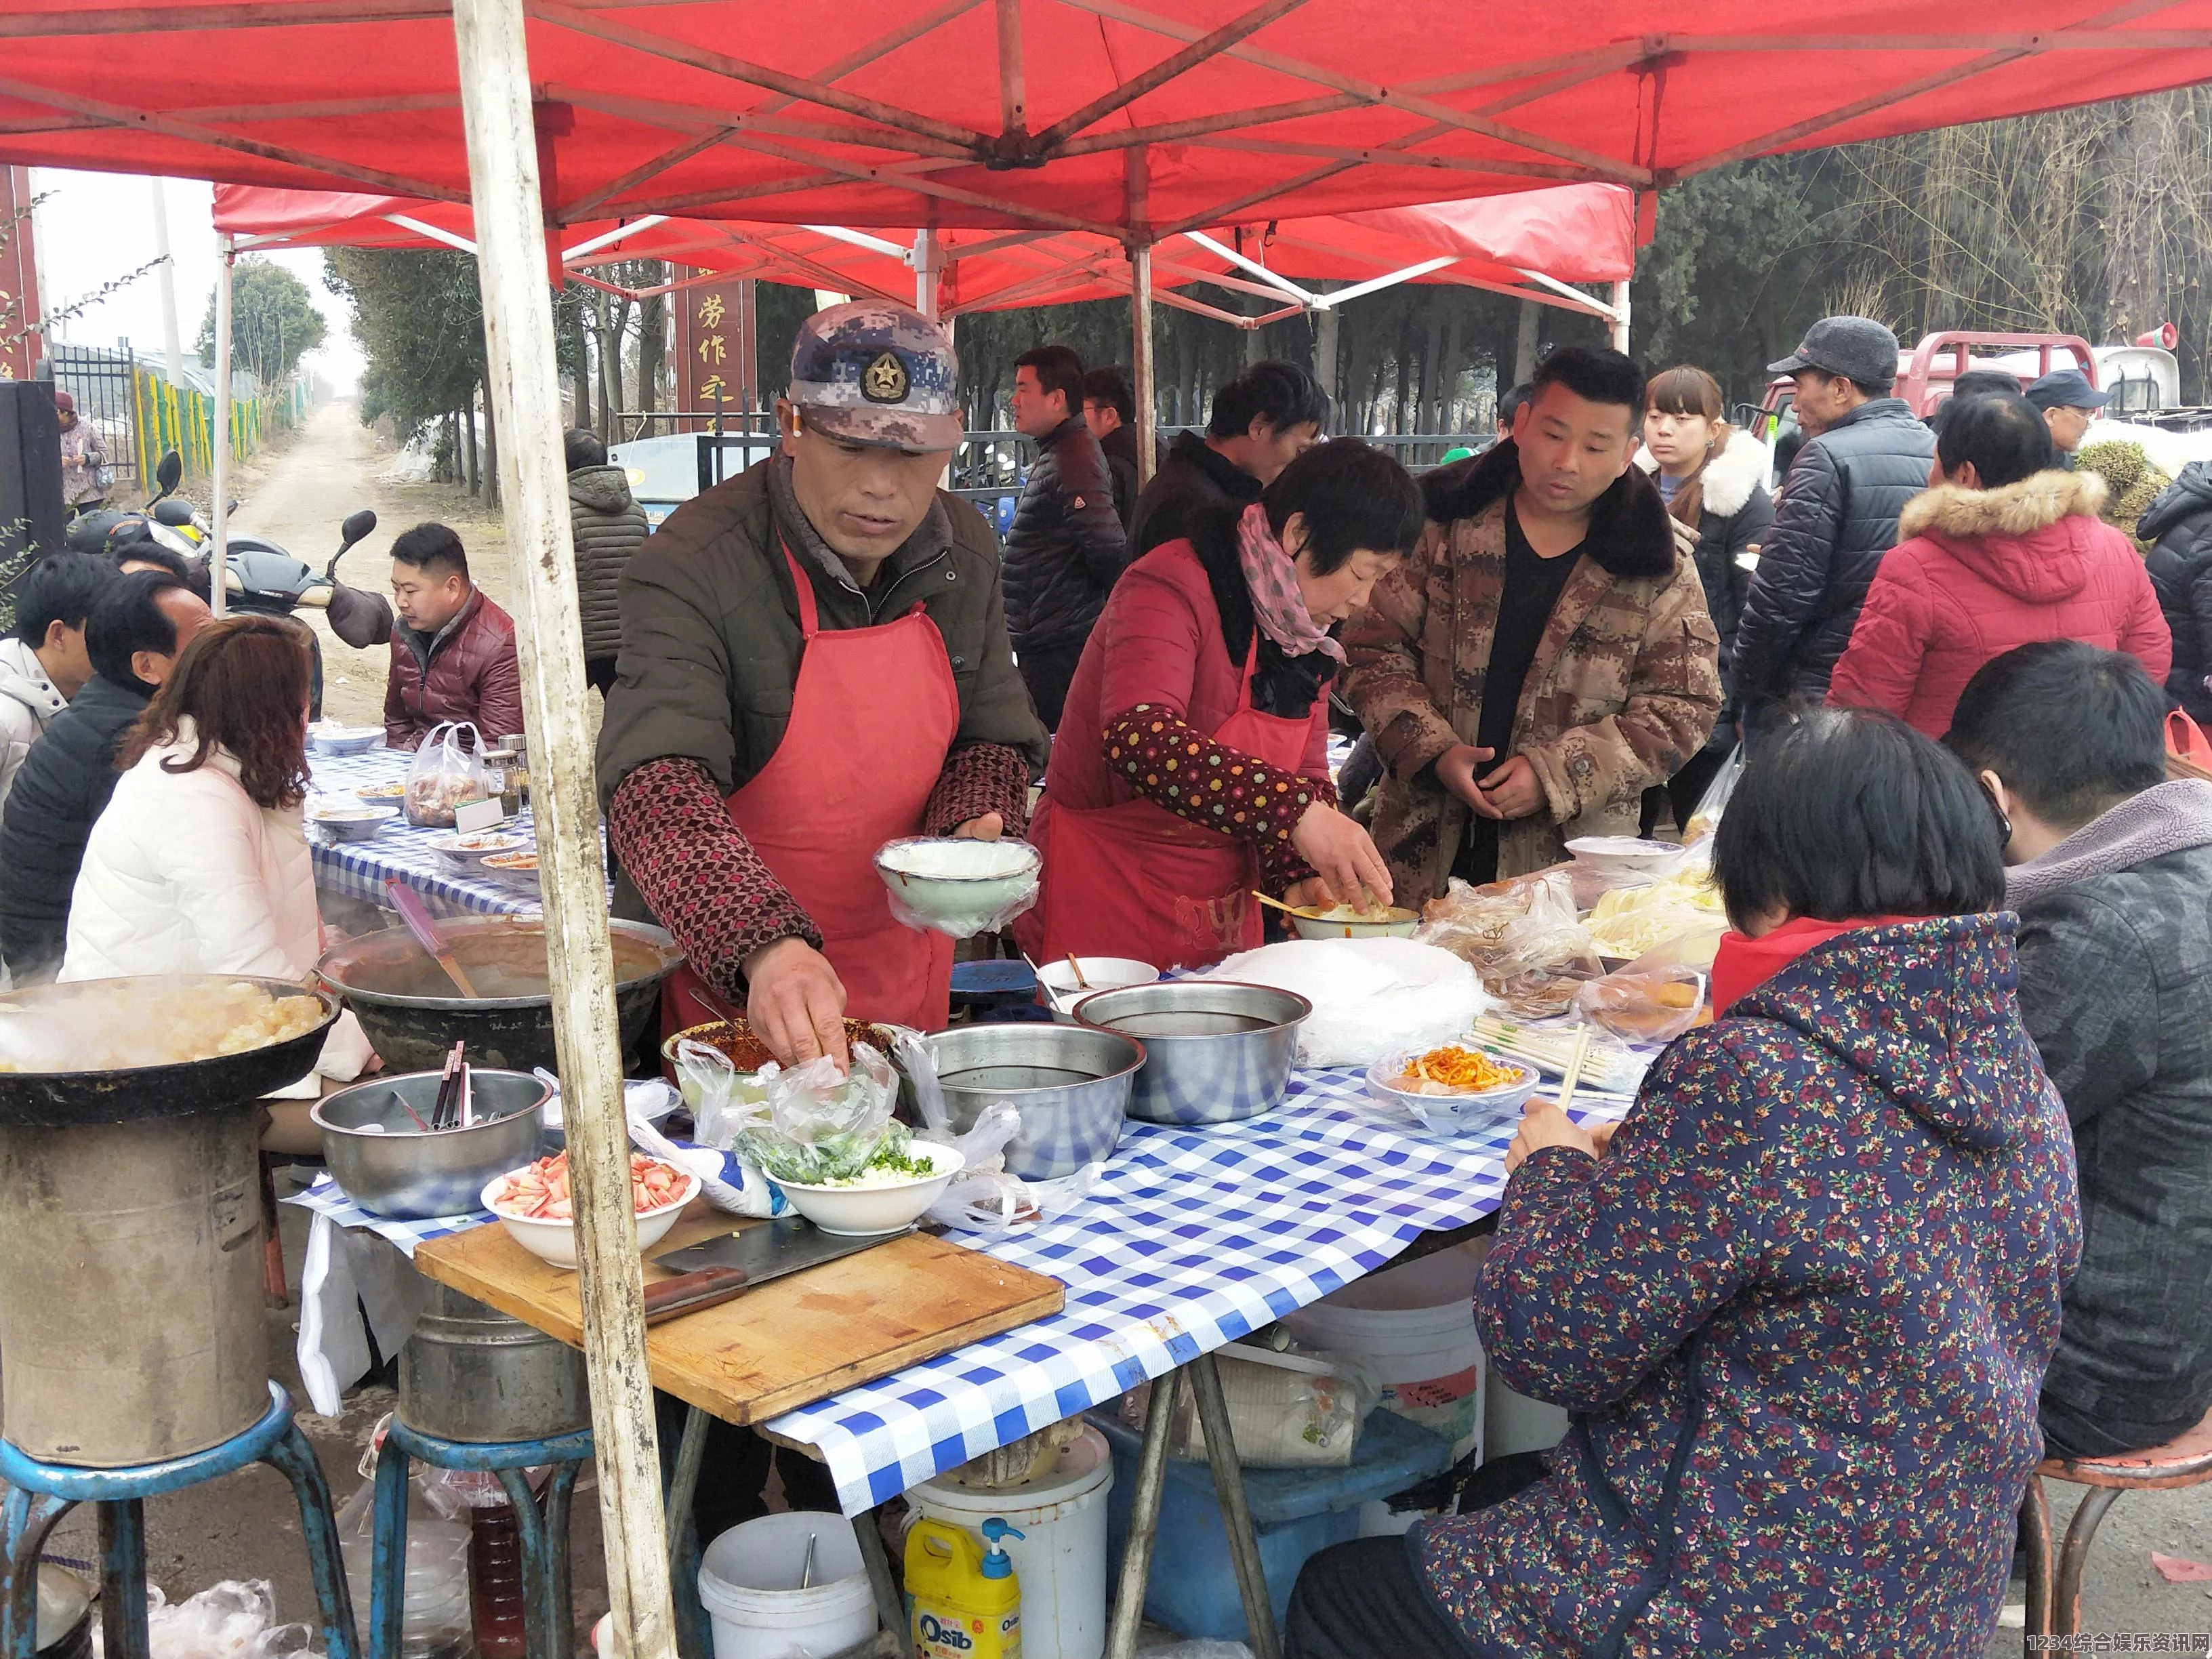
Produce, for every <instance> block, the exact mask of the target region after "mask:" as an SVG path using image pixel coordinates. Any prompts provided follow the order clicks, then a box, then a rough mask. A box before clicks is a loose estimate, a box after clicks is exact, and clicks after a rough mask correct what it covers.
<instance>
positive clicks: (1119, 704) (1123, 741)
mask: <svg viewBox="0 0 2212 1659" xmlns="http://www.w3.org/2000/svg"><path fill="white" fill-rule="evenodd" d="M1420 531H1421V496H1420V492H1419V489H1417V488H1416V487H1415V485H1414V483H1413V479H1412V477H1409V476H1408V475H1407V471H1406V470H1405V468H1403V467H1402V466H1401V465H1398V463H1397V462H1396V461H1395V460H1393V459H1391V458H1390V457H1389V456H1388V455H1385V454H1383V453H1382V452H1380V451H1379V450H1375V449H1370V447H1368V446H1367V445H1365V444H1363V443H1360V442H1358V441H1356V440H1354V439H1350V438H1340V439H1337V440H1335V441H1333V442H1330V443H1326V444H1322V445H1321V446H1319V447H1316V448H1314V449H1310V450H1308V451H1307V452H1305V453H1304V454H1303V455H1301V456H1299V457H1298V458H1297V459H1296V460H1294V461H1292V462H1291V464H1290V465H1288V466H1287V467H1285V469H1284V470H1283V471H1282V472H1281V473H1280V474H1279V475H1278V476H1277V477H1276V478H1275V480H1274V482H1273V483H1270V484H1269V485H1268V486H1267V490H1266V491H1265V493H1264V494H1262V495H1261V498H1260V500H1259V501H1256V502H1254V503H1253V504H1251V505H1250V506H1249V507H1243V508H1242V509H1241V510H1240V509H1237V508H1234V507H1225V508H1222V509H1221V510H1219V511H1218V513H1214V514H1212V515H1211V516H1209V517H1206V518H1204V519H1201V520H1199V521H1198V522H1197V523H1195V524H1194V526H1193V530H1192V534H1191V536H1190V538H1188V539H1187V540H1180V541H1173V542H1166V543H1163V544H1161V545H1160V546H1158V547H1157V548H1154V549H1153V550H1152V551H1151V552H1150V553H1148V554H1146V556H1144V557H1143V558H1141V559H1139V561H1138V562H1136V563H1135V564H1133V565H1132V566H1131V567H1130V568H1129V569H1128V570H1127V572H1125V573H1124V574H1123V575H1122V576H1121V580H1119V581H1118V582H1117V583H1116V584H1115V587H1114V592H1113V595H1112V597H1111V598H1110V599H1109V600H1108V601H1107V605H1106V610H1105V612H1104V614H1103V616H1101V617H1099V619H1098V624H1097V627H1096V628H1094V629H1092V630H1091V639H1090V642H1089V643H1088V644H1087V645H1086V646H1085V647H1084V652H1083V658H1082V660H1081V661H1080V663H1079V664H1078V665H1077V667H1076V670H1075V678H1074V680H1073V684H1071V685H1070V686H1069V688H1068V694H1067V702H1066V709H1065V711H1064V713H1063V714H1062V717H1061V720H1060V730H1059V732H1058V733H1057V734H1056V735H1055V737H1054V741H1053V747H1052V763H1051V765H1050V767H1049V769H1048V770H1047V772H1046V774H1045V791H1044V799H1043V802H1042V805H1040V806H1039V808H1038V809H1037V813H1036V818H1035V820H1034V821H1033V823H1032V824H1031V827H1030V839H1031V840H1033V841H1034V842H1036V844H1037V847H1038V848H1039V850H1040V851H1041V852H1042V854H1043V855H1044V875H1043V890H1042V894H1041V896H1040V897H1039V899H1038V902H1037V905H1036V908H1035V909H1034V910H1033V911H1031V912H1030V914H1029V915H1027V916H1025V917H1024V918H1023V919H1022V921H1021V922H1019V923H1018V924H1017V925H1016V933H1017V936H1018V937H1019V938H1020V939H1021V940H1022V943H1023V945H1024V948H1025V949H1027V950H1028V951H1030V953H1031V954H1032V955H1033V956H1035V957H1036V958H1037V959H1038V960H1040V961H1043V960H1046V959H1048V958H1053V957H1060V956H1063V955H1066V954H1067V953H1069V952H1073V953H1074V954H1076V955H1078V956H1116V957H1135V958H1137V959H1139V960H1140V961H1144V962H1149V963H1153V964H1154V965H1155V966H1158V967H1161V968H1173V967H1182V966H1197V965H1201V964H1205V963H1214V962H1218V961H1219V960H1221V958H1222V957H1225V956H1228V955H1230V954H1231V953H1232V952H1234V951H1240V950H1243V949H1246V948H1248V947H1249V946H1251V945H1257V944H1258V943H1259V942H1260V917H1259V909H1258V907H1257V905H1256V904H1255V902H1254V901H1253V899H1252V892H1253V890H1254V889H1255V887H1256V888H1258V889H1261V890H1264V891H1266V892H1268V893H1271V894H1279V895H1281V896H1284V897H1285V898H1286V899H1288V900H1289V901H1290V902H1292V903H1302V904H1316V903H1317V904H1323V905H1326V904H1331V903H1334V902H1338V901H1339V900H1340V899H1341V900H1345V901H1349V902H1360V900H1361V890H1362V889H1364V890H1366V891H1367V892H1368V893H1369V894H1371V895H1372V896H1373V898H1374V900H1376V901H1380V902H1388V901H1389V896H1390V877H1389V871H1388V869H1387V868H1386V867H1385V866H1384V864H1383V859H1382V856H1381V854H1378V853H1377V852H1376V850H1375V844H1374V843H1373V842H1371V841H1370V840H1369V839H1368V837H1367V832H1366V831H1365V830H1364V829H1362V828H1360V826H1359V825H1358V823H1354V822H1353V821H1352V819H1351V818H1349V817H1346V816H1345V815H1344V814H1343V813H1342V812H1341V811H1338V810H1337V802H1336V792H1335V790H1334V787H1332V786H1331V784H1330V782H1329V778H1328V760H1327V748H1328V687H1329V684H1330V682H1331V681H1332V680H1334V678H1335V677H1336V674H1337V671H1339V669H1340V667H1341V666H1342V665H1343V661H1344V652H1343V648H1342V647H1340V646H1339V645H1338V644H1337V642H1336V640H1335V637H1334V630H1335V626H1336V624H1337V623H1340V622H1341V621H1342V620H1343V619H1344V618H1345V617H1347V616H1349V615H1350V614H1351V613H1352V611H1355V610H1357V609H1358V607H1359V606H1360V605H1363V604H1364V603H1365V602H1366V599H1367V594H1368V591H1369V590H1370V588H1371V587H1373V586H1374V585H1375V581H1376V578H1377V577H1378V576H1380V575H1382V574H1383V572H1384V571H1386V570H1388V569H1389V568H1390V567H1391V566H1392V565H1394V564H1395V563H1396V562H1397V561H1398V560H1399V558H1400V557H1401V556H1403V555H1404V554H1405V552H1406V551H1407V550H1408V549H1409V548H1411V547H1412V546H1413V543H1414V541H1415V540H1416V538H1418V537H1419V535H1420Z"/></svg>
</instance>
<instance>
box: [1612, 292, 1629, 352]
mask: <svg viewBox="0 0 2212 1659" xmlns="http://www.w3.org/2000/svg"><path fill="white" fill-rule="evenodd" d="M1613 349H1614V350H1615V351H1626V350H1627V349H1628V284H1627V283H1614V284H1613Z"/></svg>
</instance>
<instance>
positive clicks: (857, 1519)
mask: <svg viewBox="0 0 2212 1659" xmlns="http://www.w3.org/2000/svg"><path fill="white" fill-rule="evenodd" d="M878 1514H879V1511H878V1510H861V1511H860V1513H859V1514H858V1515H856V1516H854V1517H853V1536H854V1538H856V1539H858V1540H859V1541H860V1562H861V1565H864V1566H865V1567H866V1568H867V1570H868V1585H869V1588H870V1589H873V1590H874V1591H875V1593H876V1613H877V1614H878V1617H880V1618H881V1619H882V1620H883V1621H884V1629H885V1630H887V1631H889V1632H891V1634H892V1635H893V1636H895V1637H896V1638H899V1640H900V1642H901V1644H904V1642H905V1639H906V1598H905V1597H904V1596H902V1595H900V1594H899V1589H898V1583H897V1581H896V1580H895V1579H894V1578H892V1577H891V1560H890V1555H889V1554H887V1553H885V1552H884V1532H883V1528H881V1527H880V1526H878V1525H877V1517H878Z"/></svg>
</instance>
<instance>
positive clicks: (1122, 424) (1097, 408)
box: [1083, 363, 1138, 535]
mask: <svg viewBox="0 0 2212 1659" xmlns="http://www.w3.org/2000/svg"><path fill="white" fill-rule="evenodd" d="M1083 424H1084V425H1085V426H1087V427H1089V428H1091V436H1092V437H1094V438H1096V439H1097V440H1098V447H1099V449H1100V450H1101V451H1102V452H1103V453H1104V454H1105V457H1106V470H1107V471H1108V472H1109V473H1111V474H1112V475H1113V478H1114V511H1115V513H1119V514H1120V515H1121V532H1122V533H1123V534H1124V535H1127V533H1128V532H1129V529H1130V527H1131V526H1132V525H1133V524H1134V523H1135V521H1136V517H1137V487H1138V486H1137V394H1136V393H1135V392H1132V391H1130V390H1129V377H1128V376H1127V375H1126V374H1123V373H1121V370H1120V369H1118V368H1115V367H1114V366H1113V365H1112V364H1110V363H1109V364H1108V365H1107V366H1106V367H1104V368H1094V369H1092V370H1091V371H1090V372H1089V373H1088V374H1085V375H1084V377H1083Z"/></svg>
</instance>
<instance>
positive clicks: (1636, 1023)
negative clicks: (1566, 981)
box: [1575, 965, 1705, 1042]
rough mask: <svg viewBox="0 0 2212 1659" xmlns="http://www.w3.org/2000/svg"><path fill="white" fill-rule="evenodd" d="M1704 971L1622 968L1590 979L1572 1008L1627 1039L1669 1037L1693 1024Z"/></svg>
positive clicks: (1701, 995) (1701, 996)
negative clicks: (1634, 969)
mask: <svg viewBox="0 0 2212 1659" xmlns="http://www.w3.org/2000/svg"><path fill="white" fill-rule="evenodd" d="M1703 1006H1705V975H1703V974H1701V973H1699V971H1698V970H1697V969H1694V968H1689V967H1684V966H1680V965H1676V966H1674V967H1667V968H1646V969H1639V970H1636V971H1631V970H1629V969H1621V971H1620V972H1619V973H1617V974H1607V975H1606V976H1605V977H1604V978H1603V979H1595V980H1592V981H1590V982H1589V984H1587V985H1584V986H1583V987H1582V988H1581V989H1579V990H1577V992H1576V993H1575V1012H1577V1013H1578V1014H1580V1015H1581V1016H1582V1017H1583V1018H1584V1019H1587V1020H1589V1021H1590V1022H1592V1023H1593V1024H1596V1025H1599V1026H1601V1027H1603V1028H1604V1029H1605V1030H1608V1031H1610V1032H1612V1033H1613V1035H1614V1036H1618V1037H1626V1038H1627V1039H1628V1040H1629V1041H1630V1042H1673V1041H1674V1039H1675V1038H1676V1037H1678V1036H1681V1035H1682V1033H1683V1032H1685V1031H1686V1030H1689V1029H1690V1027H1691V1026H1692V1025H1694V1024H1697V1023H1698V1011H1699V1009H1700V1008H1702V1007H1703Z"/></svg>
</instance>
